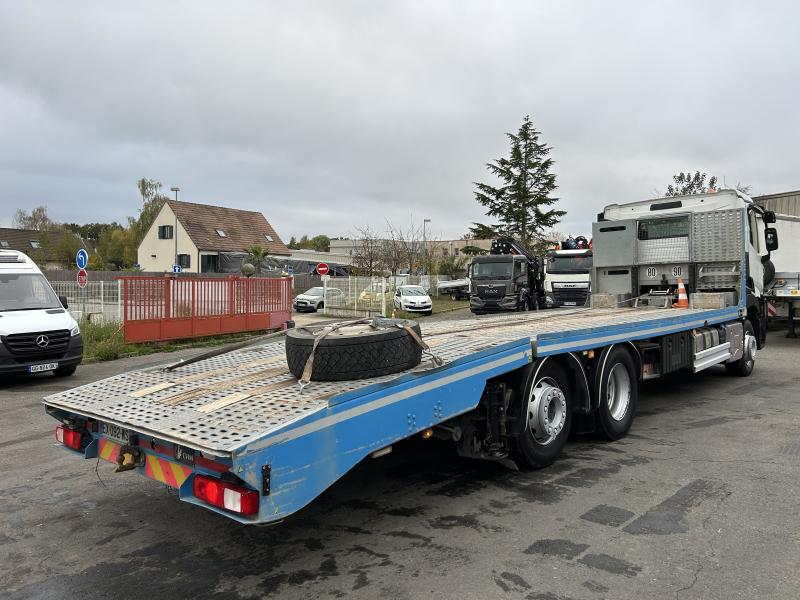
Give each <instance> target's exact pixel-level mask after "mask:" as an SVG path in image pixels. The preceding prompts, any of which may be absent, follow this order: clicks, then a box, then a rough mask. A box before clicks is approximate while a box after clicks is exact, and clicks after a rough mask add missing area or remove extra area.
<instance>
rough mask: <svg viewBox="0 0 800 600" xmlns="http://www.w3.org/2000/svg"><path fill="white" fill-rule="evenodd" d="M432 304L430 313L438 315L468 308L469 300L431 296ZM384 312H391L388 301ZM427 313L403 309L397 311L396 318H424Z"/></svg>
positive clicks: (390, 305)
mask: <svg viewBox="0 0 800 600" xmlns="http://www.w3.org/2000/svg"><path fill="white" fill-rule="evenodd" d="M431 300H432V304H431V314H434V315H440V314H442V313H446V312H451V311H453V310H459V309H461V308H469V300H453V299H451V298H450V296H433V297H431ZM386 312H388V313H389V316H391V314H392V304H391V301H389V305H388V306H387V307H386ZM426 316H427V315H423V314H420V313H410V312H406V311H404V310H398V311H397V318H398V319H424V318H425V317H426Z"/></svg>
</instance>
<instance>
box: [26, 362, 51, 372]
mask: <svg viewBox="0 0 800 600" xmlns="http://www.w3.org/2000/svg"><path fill="white" fill-rule="evenodd" d="M57 368H58V363H44V364H43V365H31V366H29V367H28V373H41V372H42V371H55V370H56V369H57Z"/></svg>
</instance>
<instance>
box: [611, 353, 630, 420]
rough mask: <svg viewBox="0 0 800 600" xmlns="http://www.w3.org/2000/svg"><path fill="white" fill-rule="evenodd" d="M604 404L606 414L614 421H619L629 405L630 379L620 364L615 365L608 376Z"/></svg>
mask: <svg viewBox="0 0 800 600" xmlns="http://www.w3.org/2000/svg"><path fill="white" fill-rule="evenodd" d="M606 403H607V404H608V413H609V414H610V415H611V418H612V419H614V420H615V421H621V420H622V418H623V417H624V416H625V414H626V413H627V412H628V405H629V404H630V403H631V378H630V375H628V370H627V369H626V368H625V365H623V364H621V363H617V364H615V365H614V366H613V367H612V369H611V372H610V373H609V374H608V383H607V384H606Z"/></svg>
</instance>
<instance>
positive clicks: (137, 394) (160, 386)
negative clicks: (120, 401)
mask: <svg viewBox="0 0 800 600" xmlns="http://www.w3.org/2000/svg"><path fill="white" fill-rule="evenodd" d="M175 385H177V384H176V383H173V382H172V381H162V382H161V383H157V384H155V385H151V386H150V387H146V388H142V389H140V390H136V391H134V392H131V393H129V394H128V396H130V397H131V398H142V397H143V396H147V395H148V394H155V393H156V392H160V391H161V390H166V389H168V388H171V387H173V386H175Z"/></svg>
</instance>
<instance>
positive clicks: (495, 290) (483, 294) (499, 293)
mask: <svg viewBox="0 0 800 600" xmlns="http://www.w3.org/2000/svg"><path fill="white" fill-rule="evenodd" d="M477 292H478V298H502V297H503V296H504V295H505V293H506V288H505V286H504V285H479V286H478V288H477Z"/></svg>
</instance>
